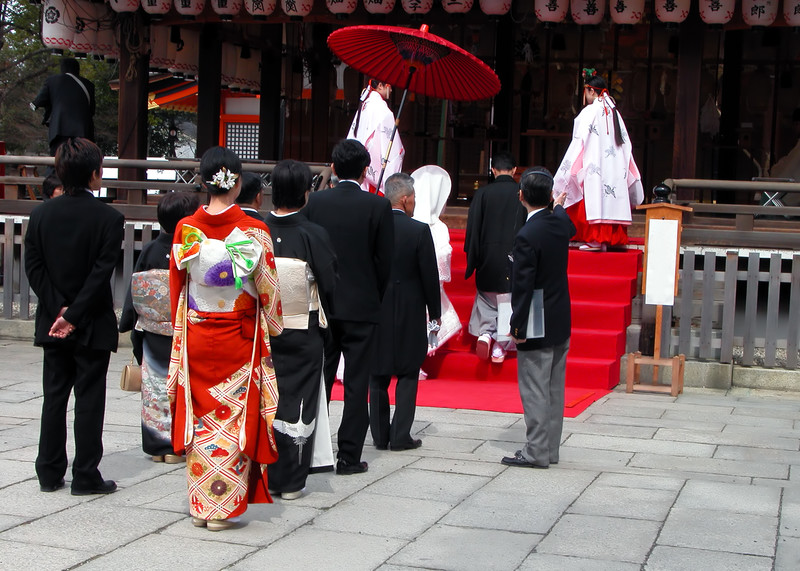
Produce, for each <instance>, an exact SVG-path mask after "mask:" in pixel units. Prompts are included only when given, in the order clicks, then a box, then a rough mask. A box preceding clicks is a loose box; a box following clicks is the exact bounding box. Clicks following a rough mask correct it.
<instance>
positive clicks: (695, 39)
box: [672, 11, 728, 201]
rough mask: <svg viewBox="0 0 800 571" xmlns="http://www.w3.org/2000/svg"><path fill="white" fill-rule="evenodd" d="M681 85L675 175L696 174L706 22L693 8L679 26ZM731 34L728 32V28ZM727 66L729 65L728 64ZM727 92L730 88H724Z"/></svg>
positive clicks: (683, 193) (681, 196)
mask: <svg viewBox="0 0 800 571" xmlns="http://www.w3.org/2000/svg"><path fill="white" fill-rule="evenodd" d="M679 30H680V31H679V43H678V89H677V96H676V101H675V134H674V136H673V145H672V174H673V177H674V178H694V177H695V175H696V174H697V173H696V172H695V171H696V170H697V168H696V165H697V139H698V132H699V127H698V125H699V124H700V107H701V105H702V102H701V101H700V93H701V91H702V90H701V89H700V81H701V78H702V74H703V41H704V39H705V34H706V28H705V24H703V22H702V21H701V20H700V16H699V14H698V13H697V12H694V11H693V12H692V13H691V14H689V17H688V18H687V19H686V21H685V22H683V23H682V24H681V25H680V27H679ZM726 34H727V32H726ZM725 69H726V70H727V69H728V68H727V66H726V67H725ZM724 93H727V92H724ZM677 196H678V200H681V201H683V200H691V199H692V198H693V197H694V191H693V190H692V189H690V188H678V191H677Z"/></svg>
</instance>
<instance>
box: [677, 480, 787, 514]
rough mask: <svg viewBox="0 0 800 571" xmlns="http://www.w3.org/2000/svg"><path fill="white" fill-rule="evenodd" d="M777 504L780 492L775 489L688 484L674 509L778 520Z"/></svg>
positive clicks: (719, 483) (700, 483)
mask: <svg viewBox="0 0 800 571" xmlns="http://www.w3.org/2000/svg"><path fill="white" fill-rule="evenodd" d="M780 501H781V492H780V490H778V489H776V488H765V487H759V486H745V485H741V484H726V483H722V482H706V481H703V480H689V481H688V482H686V486H684V488H683V490H681V493H680V495H679V496H678V501H676V502H675V507H677V508H690V509H698V510H721V511H725V512H730V513H742V514H754V515H764V516H777V515H778V508H779V506H780Z"/></svg>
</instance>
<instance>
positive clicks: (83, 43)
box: [71, 0, 104, 54]
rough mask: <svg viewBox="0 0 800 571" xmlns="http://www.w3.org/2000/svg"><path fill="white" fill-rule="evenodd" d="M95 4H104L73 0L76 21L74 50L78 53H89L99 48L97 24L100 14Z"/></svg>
mask: <svg viewBox="0 0 800 571" xmlns="http://www.w3.org/2000/svg"><path fill="white" fill-rule="evenodd" d="M95 6H104V5H100V4H92V3H91V2H88V1H87V0H72V3H71V7H72V9H73V10H74V13H73V19H74V20H73V21H74V22H75V33H74V35H73V36H72V51H73V52H75V53H76V54H88V53H92V52H94V51H96V50H97V24H98V21H99V20H100V14H99V13H98V12H97V10H95Z"/></svg>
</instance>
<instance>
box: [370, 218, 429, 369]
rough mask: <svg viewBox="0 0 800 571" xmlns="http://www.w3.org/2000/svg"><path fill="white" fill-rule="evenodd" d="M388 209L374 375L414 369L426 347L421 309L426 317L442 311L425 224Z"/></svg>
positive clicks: (417, 367)
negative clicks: (387, 274) (387, 256)
mask: <svg viewBox="0 0 800 571" xmlns="http://www.w3.org/2000/svg"><path fill="white" fill-rule="evenodd" d="M393 214H394V257H393V259H392V275H391V279H390V280H389V287H388V288H386V294H385V295H384V296H383V304H382V306H381V321H380V325H379V326H378V352H377V360H376V362H375V366H374V367H373V372H374V373H375V374H378V375H397V374H405V373H412V372H414V371H418V370H419V368H420V367H421V366H422V362H423V361H424V360H425V355H426V354H427V352H428V329H427V319H426V317H425V309H426V308H427V310H428V314H429V315H430V318H431V319H439V318H440V317H441V315H442V306H441V298H440V297H439V268H438V266H437V265H436V251H435V250H434V247H433V238H432V237H431V230H430V227H429V226H428V225H427V224H423V223H422V222H418V221H417V220H414V219H413V218H411V217H409V216H408V215H407V214H406V213H405V212H401V211H399V210H395V211H393Z"/></svg>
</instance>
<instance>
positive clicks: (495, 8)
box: [109, 0, 800, 26]
mask: <svg viewBox="0 0 800 571" xmlns="http://www.w3.org/2000/svg"><path fill="white" fill-rule="evenodd" d="M173 1H174V5H175V10H176V11H177V12H178V13H179V14H182V15H185V16H197V15H199V14H200V13H202V12H203V9H204V8H205V3H206V0H109V3H110V5H111V7H112V8H113V9H114V10H115V11H117V12H132V11H135V10H137V9H138V8H139V5H140V2H141V6H142V9H143V10H144V11H145V12H147V13H149V14H153V15H159V14H166V13H167V12H169V10H170V7H171V6H172V4H173ZM208 1H209V2H211V7H212V9H213V10H214V12H216V13H217V14H219V15H220V16H226V17H233V16H235V15H237V14H238V13H239V11H240V10H241V9H242V4H244V9H245V10H246V11H247V13H248V14H250V15H252V16H258V17H264V16H269V15H271V14H273V13H274V12H275V9H276V7H277V4H278V0H208ZM362 1H363V3H364V8H366V10H367V12H369V13H371V14H388V13H389V12H391V11H392V10H394V7H395V4H396V0H362ZM779 1H780V0H741V5H742V17H743V19H744V21H745V23H746V24H748V25H750V26H769V25H771V24H772V23H773V22H774V21H775V19H776V17H777V15H778V3H779ZM474 2H475V0H441V3H442V7H443V8H444V10H445V11H446V12H448V13H450V14H459V13H465V12H469V11H470V10H472V7H473V4H474ZM478 2H479V4H480V8H481V10H482V11H483V12H484V13H485V14H489V15H497V16H499V15H503V14H506V13H508V11H509V10H510V9H511V0H478ZM433 3H434V0H400V4H401V5H402V7H403V10H404V11H405V12H406V13H408V14H427V13H428V12H430V10H431V9H432V8H433ZM280 4H281V9H282V10H283V12H284V13H285V14H287V15H289V16H301V17H303V16H308V15H309V14H310V13H311V9H312V8H313V6H314V0H280ZM325 4H326V6H327V8H328V10H329V11H330V12H331V13H333V14H352V13H353V12H354V11H355V10H356V7H357V4H358V0H325ZM606 4H608V11H609V13H610V15H611V20H612V21H613V22H614V23H616V24H636V23H639V22H640V21H641V20H642V16H643V15H644V10H645V0H534V11H535V13H536V17H537V18H539V20H542V21H543V22H563V21H564V20H565V19H566V16H567V11H569V12H570V14H571V16H572V19H573V21H575V22H576V23H578V24H587V25H591V24H599V23H600V22H601V21H602V20H603V17H604V16H605V12H606ZM735 5H736V0H700V17H701V18H702V19H703V21H704V22H705V23H707V24H725V23H727V22H730V20H731V19H732V18H733V15H734V11H735ZM690 6H691V0H655V8H656V17H657V18H658V19H659V20H661V21H662V22H668V23H680V22H683V21H684V20H685V19H686V17H687V16H688V15H689V9H690ZM783 17H784V19H785V20H786V23H787V24H789V25H791V26H800V0H783Z"/></svg>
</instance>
